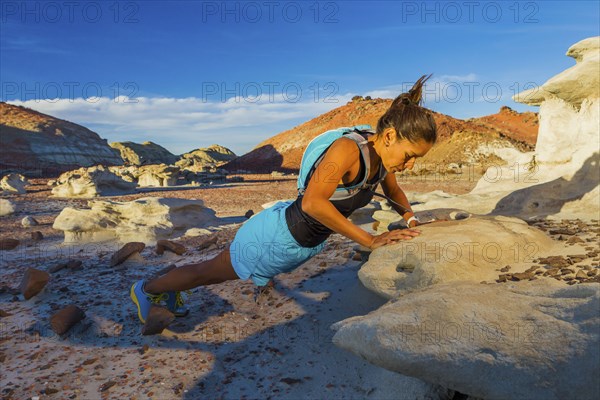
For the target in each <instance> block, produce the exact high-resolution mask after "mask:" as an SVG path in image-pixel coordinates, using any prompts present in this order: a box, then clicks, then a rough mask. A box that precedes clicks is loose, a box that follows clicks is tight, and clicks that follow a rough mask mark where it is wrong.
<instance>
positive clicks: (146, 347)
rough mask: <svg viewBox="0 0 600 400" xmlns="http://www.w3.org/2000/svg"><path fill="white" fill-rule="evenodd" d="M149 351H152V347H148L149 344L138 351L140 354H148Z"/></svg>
mask: <svg viewBox="0 0 600 400" xmlns="http://www.w3.org/2000/svg"><path fill="white" fill-rule="evenodd" d="M148 350H150V346H148V345H147V344H145V345H143V346H142V348H141V349H139V350H138V351H139V353H140V354H146V353H147V352H148Z"/></svg>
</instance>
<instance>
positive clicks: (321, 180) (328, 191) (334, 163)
mask: <svg viewBox="0 0 600 400" xmlns="http://www.w3.org/2000/svg"><path fill="white" fill-rule="evenodd" d="M358 157H359V149H358V146H357V145H356V143H355V142H354V141H353V140H351V139H346V138H341V139H338V140H336V141H335V142H333V144H332V145H331V147H330V148H329V149H328V150H327V153H326V154H325V157H324V158H323V160H322V161H321V163H320V164H319V165H318V166H317V169H316V170H315V172H314V174H313V175H312V177H311V179H310V181H309V182H308V186H307V188H306V192H305V193H304V198H303V199H302V211H304V212H305V213H307V214H308V215H310V216H311V217H313V218H314V219H316V220H317V221H319V222H321V223H322V224H323V225H325V226H326V227H328V228H329V229H331V230H332V231H334V232H337V233H339V234H341V235H344V236H346V237H347V238H349V239H351V240H353V241H355V242H357V243H359V244H361V245H363V246H367V247H369V246H370V245H371V242H372V241H373V236H372V235H371V234H369V233H368V232H367V231H365V230H363V229H361V228H359V227H358V226H356V225H354V224H353V223H352V222H350V221H349V220H348V219H347V218H346V217H344V216H343V215H342V214H341V213H340V212H339V211H338V210H337V209H336V208H335V207H334V206H333V204H332V203H331V201H329V198H330V197H331V195H333V192H335V189H336V188H337V185H338V184H339V182H340V181H341V179H342V177H343V176H344V175H345V174H346V173H347V172H348V171H349V170H350V169H351V168H352V167H353V164H354V163H357V162H359V159H358Z"/></svg>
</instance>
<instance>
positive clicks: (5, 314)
mask: <svg viewBox="0 0 600 400" xmlns="http://www.w3.org/2000/svg"><path fill="white" fill-rule="evenodd" d="M11 315H12V314H11V313H7V312H6V311H4V310H0V318H4V317H10V316H11Z"/></svg>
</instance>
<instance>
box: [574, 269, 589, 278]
mask: <svg viewBox="0 0 600 400" xmlns="http://www.w3.org/2000/svg"><path fill="white" fill-rule="evenodd" d="M587 277H588V275H587V273H586V272H585V271H584V270H582V269H580V270H579V271H577V273H576V274H575V278H576V279H587Z"/></svg>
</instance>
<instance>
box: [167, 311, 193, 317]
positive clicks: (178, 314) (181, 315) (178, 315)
mask: <svg viewBox="0 0 600 400" xmlns="http://www.w3.org/2000/svg"><path fill="white" fill-rule="evenodd" d="M171 312H172V311H171ZM189 313H190V310H187V311H186V312H185V313H183V314H182V313H177V314H176V313H173V315H174V316H176V317H177V318H181V317H187V315H188V314H189Z"/></svg>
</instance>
